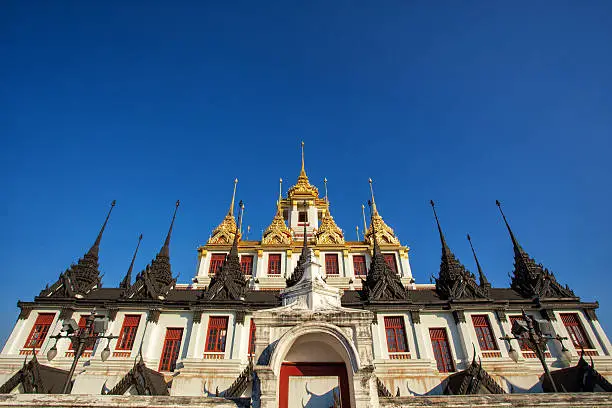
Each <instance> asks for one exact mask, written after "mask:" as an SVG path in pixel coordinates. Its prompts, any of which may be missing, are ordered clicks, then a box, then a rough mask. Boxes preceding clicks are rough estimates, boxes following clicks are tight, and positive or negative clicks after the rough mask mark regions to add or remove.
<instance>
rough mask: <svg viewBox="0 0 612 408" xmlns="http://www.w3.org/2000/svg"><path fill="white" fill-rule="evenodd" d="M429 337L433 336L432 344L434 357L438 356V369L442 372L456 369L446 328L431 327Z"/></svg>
mask: <svg viewBox="0 0 612 408" xmlns="http://www.w3.org/2000/svg"><path fill="white" fill-rule="evenodd" d="M429 337H430V338H431V346H432V348H433V352H434V357H435V358H436V365H437V366H438V371H439V372H441V373H449V372H452V371H455V363H454V362H453V357H452V356H451V350H450V346H449V344H448V336H447V335H446V329H444V328H435V329H429Z"/></svg>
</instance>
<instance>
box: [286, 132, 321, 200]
mask: <svg viewBox="0 0 612 408" xmlns="http://www.w3.org/2000/svg"><path fill="white" fill-rule="evenodd" d="M294 196H298V197H297V198H302V197H309V198H318V197H319V190H318V189H317V188H316V187H315V186H313V185H312V184H310V181H308V176H307V175H306V168H305V165H304V142H302V168H301V170H300V175H299V176H298V180H297V183H296V184H295V185H294V186H292V187H291V188H290V189H289V191H287V197H289V199H293V198H294Z"/></svg>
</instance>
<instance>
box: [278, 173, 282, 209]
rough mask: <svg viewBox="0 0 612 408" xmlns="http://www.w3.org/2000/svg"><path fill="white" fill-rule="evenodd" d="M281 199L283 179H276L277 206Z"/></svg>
mask: <svg viewBox="0 0 612 408" xmlns="http://www.w3.org/2000/svg"><path fill="white" fill-rule="evenodd" d="M282 199H283V179H282V178H281V179H279V180H278V204H277V205H278V206H280V205H281V200H282Z"/></svg>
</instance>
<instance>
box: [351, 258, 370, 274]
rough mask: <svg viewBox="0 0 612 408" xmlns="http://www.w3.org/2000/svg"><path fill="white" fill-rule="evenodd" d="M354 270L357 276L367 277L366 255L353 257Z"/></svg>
mask: <svg viewBox="0 0 612 408" xmlns="http://www.w3.org/2000/svg"><path fill="white" fill-rule="evenodd" d="M353 269H354V271H355V276H366V275H367V273H368V272H367V270H366V259H365V256H364V255H354V256H353Z"/></svg>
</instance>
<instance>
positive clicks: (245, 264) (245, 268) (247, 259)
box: [240, 255, 253, 275]
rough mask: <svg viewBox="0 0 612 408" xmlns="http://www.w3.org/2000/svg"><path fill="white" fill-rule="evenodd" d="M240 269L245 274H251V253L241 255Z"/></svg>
mask: <svg viewBox="0 0 612 408" xmlns="http://www.w3.org/2000/svg"><path fill="white" fill-rule="evenodd" d="M240 269H242V273H244V274H245V275H252V274H253V255H242V256H241V257H240Z"/></svg>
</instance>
